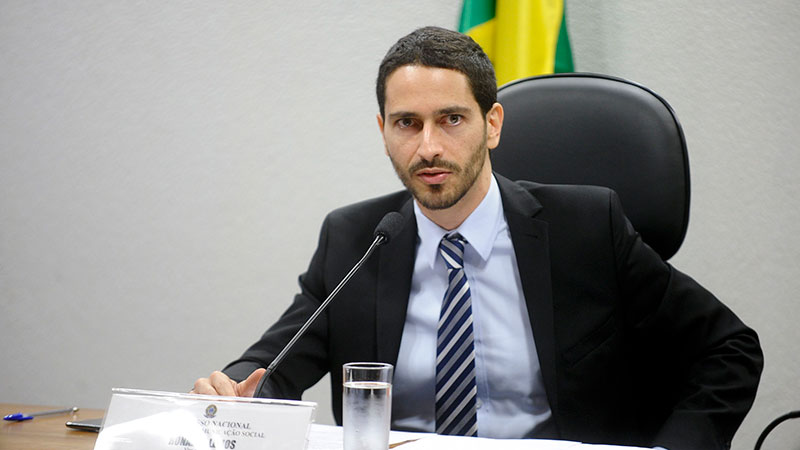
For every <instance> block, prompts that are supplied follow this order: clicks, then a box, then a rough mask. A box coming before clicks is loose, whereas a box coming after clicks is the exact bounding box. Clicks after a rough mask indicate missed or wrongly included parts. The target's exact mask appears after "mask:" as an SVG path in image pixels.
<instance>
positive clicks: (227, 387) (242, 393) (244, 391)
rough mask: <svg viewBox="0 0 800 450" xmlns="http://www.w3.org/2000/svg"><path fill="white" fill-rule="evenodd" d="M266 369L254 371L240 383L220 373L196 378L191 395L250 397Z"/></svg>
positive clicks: (216, 372)
mask: <svg viewBox="0 0 800 450" xmlns="http://www.w3.org/2000/svg"><path fill="white" fill-rule="evenodd" d="M266 371H267V370H266V369H256V370H254V371H253V373H251V374H250V376H249V377H247V379H246V380H244V381H242V382H241V383H237V382H235V381H233V380H231V379H230V378H229V377H228V376H227V375H225V374H224V373H222V372H220V371H215V372H213V373H212V374H211V375H210V376H209V377H208V378H198V379H197V381H195V382H194V389H192V390H191V391H190V393H192V394H207V395H227V396H230V397H252V396H253V394H255V391H256V386H258V381H259V380H260V379H261V376H262V375H264V372H266Z"/></svg>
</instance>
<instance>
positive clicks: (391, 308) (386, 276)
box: [355, 199, 417, 365]
mask: <svg viewBox="0 0 800 450" xmlns="http://www.w3.org/2000/svg"><path fill="white" fill-rule="evenodd" d="M411 202H412V200H410V199H409V200H408V201H407V202H406V203H405V204H404V205H403V207H402V208H400V213H401V214H402V215H403V217H404V218H405V225H404V226H403V228H402V230H401V231H400V233H399V234H398V235H397V236H395V237H394V238H393V239H392V240H391V241H390V242H389V243H388V244H386V245H384V246H383V247H381V248H380V249H379V255H378V256H379V260H378V281H377V283H378V285H377V301H376V305H375V309H376V312H375V313H376V321H377V323H376V328H377V330H376V332H377V336H376V338H377V341H376V342H377V343H378V346H377V347H378V355H377V358H378V361H383V362H388V363H391V364H392V365H395V364H397V355H398V353H399V352H400V339H401V337H402V335H403V325H404V324H405V322H406V310H407V309H408V296H409V293H410V292H411V275H412V273H413V271H414V258H415V252H416V244H417V223H416V220H415V218H414V207H413V204H412V203H411ZM355 326H358V325H357V324H356V325H355Z"/></svg>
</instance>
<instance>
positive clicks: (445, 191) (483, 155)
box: [389, 130, 489, 210]
mask: <svg viewBox="0 0 800 450" xmlns="http://www.w3.org/2000/svg"><path fill="white" fill-rule="evenodd" d="M486 142H487V141H486V131H485V130H484V134H483V139H482V140H481V142H479V143H478V144H477V145H476V146H475V147H474V148H473V149H472V151H471V152H470V154H469V158H468V159H467V161H466V163H465V164H464V166H463V167H462V166H459V165H458V164H456V163H454V162H452V161H447V160H444V159H440V158H439V157H435V158H433V159H432V160H430V161H426V160H420V161H417V162H415V163H414V164H412V165H411V166H410V167H408V168H403V167H400V166H399V165H398V164H397V163H396V162H395V160H394V159H393V158H391V156H390V157H389V159H390V160H391V161H392V165H393V166H394V170H395V172H397V176H398V178H400V181H401V182H402V183H403V185H404V186H405V187H406V189H408V190H409V192H411V195H413V196H414V198H415V199H416V200H417V202H419V204H420V205H422V206H423V207H425V208H427V209H430V210H441V209H447V208H450V207H451V206H453V205H455V204H456V203H458V201H459V200H461V199H462V198H463V197H464V195H466V194H467V192H469V190H470V188H471V187H472V186H473V185H474V184H475V181H476V180H477V179H478V176H479V175H480V173H481V170H482V169H483V165H484V164H486V159H487V158H488V157H489V149H488V147H487V145H486ZM389 154H390V155H391V153H389ZM428 168H437V169H445V170H447V171H449V172H451V175H450V177H449V178H448V179H447V180H446V183H444V184H425V183H423V182H421V181H420V180H418V179H417V178H416V176H415V175H414V173H416V172H417V171H419V170H421V169H428Z"/></svg>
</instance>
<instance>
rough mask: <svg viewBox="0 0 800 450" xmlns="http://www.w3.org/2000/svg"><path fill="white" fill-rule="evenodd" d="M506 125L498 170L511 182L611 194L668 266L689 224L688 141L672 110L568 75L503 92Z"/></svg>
mask: <svg viewBox="0 0 800 450" xmlns="http://www.w3.org/2000/svg"><path fill="white" fill-rule="evenodd" d="M497 95H498V101H499V102H500V103H501V104H502V105H503V108H504V109H505V122H504V125H503V132H502V137H501V139H500V145H499V147H498V148H496V149H494V150H493V151H492V153H491V154H492V156H491V158H492V165H493V168H494V170H496V171H497V172H499V173H500V174H502V175H504V176H506V177H508V178H511V179H512V180H530V181H537V182H541V183H563V184H591V185H599V186H606V187H610V188H612V189H614V190H615V191H617V193H618V194H619V197H620V200H621V201H622V205H623V207H624V208H625V212H626V214H627V216H628V218H629V219H630V220H631V222H632V223H633V225H634V227H635V228H636V230H637V231H639V232H640V233H641V235H642V239H643V240H644V241H645V242H646V243H647V244H648V245H650V246H651V247H652V248H653V249H655V250H656V251H657V252H658V253H659V254H660V255H661V257H662V258H664V259H665V260H666V259H669V258H670V257H672V255H674V254H675V252H677V251H678V248H680V246H681V243H682V242H683V238H684V236H685V235H686V228H687V226H688V224H689V190H690V189H689V160H688V156H687V152H686V140H685V138H684V136H683V130H682V129H681V125H680V123H678V118H677V117H675V113H674V112H673V111H672V108H671V107H670V106H669V104H668V103H667V102H666V101H665V100H664V99H663V98H661V97H659V96H658V95H657V94H656V93H654V92H653V91H651V90H649V89H647V88H645V87H643V86H640V85H638V84H636V83H632V82H630V81H626V80H623V79H619V78H614V77H609V76H605V75H595V74H583V73H568V74H556V75H546V76H541V77H532V78H526V79H522V80H517V81H513V82H511V83H509V84H506V85H504V86H502V87H501V88H500V89H499V90H498V94H497Z"/></svg>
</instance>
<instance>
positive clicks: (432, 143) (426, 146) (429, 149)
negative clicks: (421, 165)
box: [418, 126, 442, 161]
mask: <svg viewBox="0 0 800 450" xmlns="http://www.w3.org/2000/svg"><path fill="white" fill-rule="evenodd" d="M440 141H441V136H438V133H437V132H436V127H432V126H426V127H424V128H423V129H422V140H421V141H420V144H419V151H418V153H419V156H420V158H422V159H424V160H426V161H433V159H434V158H435V157H437V156H438V157H441V156H442V145H441V142H440Z"/></svg>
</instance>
